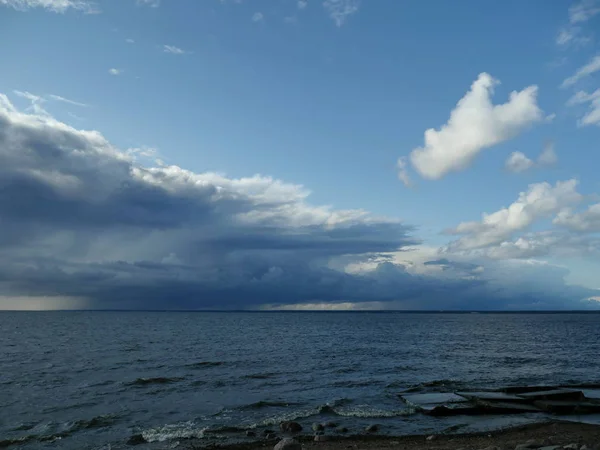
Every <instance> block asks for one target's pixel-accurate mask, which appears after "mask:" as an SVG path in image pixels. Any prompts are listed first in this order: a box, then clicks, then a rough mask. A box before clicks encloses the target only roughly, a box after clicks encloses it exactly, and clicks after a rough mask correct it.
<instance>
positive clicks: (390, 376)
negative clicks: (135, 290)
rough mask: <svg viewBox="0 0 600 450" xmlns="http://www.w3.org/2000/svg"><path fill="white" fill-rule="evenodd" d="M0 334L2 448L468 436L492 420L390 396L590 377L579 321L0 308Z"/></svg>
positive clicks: (593, 327)
mask: <svg viewBox="0 0 600 450" xmlns="http://www.w3.org/2000/svg"><path fill="white" fill-rule="evenodd" d="M0 333H1V336H2V337H1V340H0V356H1V362H0V364H1V366H0V369H1V370H0V441H4V445H8V444H9V442H13V444H11V446H12V445H14V448H26V449H30V448H31V449H37V448H61V449H71V448H72V449H85V448H90V449H92V448H94V449H100V448H105V449H108V448H112V449H118V448H122V447H124V446H125V442H126V440H127V439H128V438H129V437H130V436H132V435H134V434H137V433H141V434H142V435H143V436H144V437H145V438H146V439H147V440H149V441H151V442H152V443H151V444H149V445H146V447H151V448H168V447H169V446H172V445H174V443H175V442H177V441H178V440H179V439H182V438H186V437H193V436H195V437H198V438H199V439H203V440H205V441H206V442H207V443H208V442H214V441H219V442H228V441H231V440H237V439H242V438H243V435H244V432H243V430H244V429H247V428H251V429H256V430H257V431H259V432H260V431H261V430H262V429H263V428H266V427H271V428H276V425H277V424H278V423H279V422H280V421H281V420H284V419H292V418H294V419H297V420H298V421H300V422H301V423H302V424H303V425H305V426H307V427H310V424H311V423H313V422H322V421H326V420H334V421H336V422H338V423H342V424H344V425H346V426H347V427H348V428H350V429H351V430H352V431H356V432H358V431H360V430H362V429H363V428H364V427H365V426H366V425H367V424H370V423H378V424H380V425H381V426H382V432H383V433H390V434H408V433H428V432H438V431H442V430H444V429H448V427H454V428H452V429H460V430H462V431H471V430H473V429H475V428H479V429H481V428H485V427H494V426H499V425H502V424H505V422H501V420H500V419H494V420H492V419H490V418H485V417H484V418H477V419H468V421H467V418H464V417H463V418H460V417H458V418H456V417H455V418H448V419H435V418H427V417H425V416H423V415H421V414H416V413H415V412H414V411H412V410H410V409H409V408H408V407H407V406H406V405H405V404H404V403H402V402H401V401H400V400H399V399H398V397H397V394H398V392H400V391H402V390H404V389H407V388H412V389H413V390H414V391H415V392H430V391H436V390H437V391H451V390H456V389H465V388H476V387H502V386H510V385H525V384H572V383H581V382H598V381H600V380H599V379H600V358H598V355H600V315H593V314H592V315H585V314H581V315H580V314H547V315H546V314H399V313H378V314H372V313H371V314H369V313H183V312H182V313H166V312H47V313H46V312H44V313H25V312H22V313H9V312H3V313H0ZM499 420H500V421H499ZM510 420H511V421H513V423H514V422H515V421H516V422H518V421H526V420H535V419H534V418H532V417H526V416H520V417H518V418H517V417H513V418H512V419H510ZM538 420H539V419H538ZM143 447H144V446H142V448H143ZM138 448H140V447H138Z"/></svg>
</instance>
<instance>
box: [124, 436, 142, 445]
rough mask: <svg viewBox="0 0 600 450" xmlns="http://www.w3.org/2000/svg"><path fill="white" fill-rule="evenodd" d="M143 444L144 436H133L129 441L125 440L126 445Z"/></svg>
mask: <svg viewBox="0 0 600 450" xmlns="http://www.w3.org/2000/svg"><path fill="white" fill-rule="evenodd" d="M145 443H146V439H144V436H142V435H141V434H134V435H133V436H131V437H130V438H129V439H127V445H139V444H145Z"/></svg>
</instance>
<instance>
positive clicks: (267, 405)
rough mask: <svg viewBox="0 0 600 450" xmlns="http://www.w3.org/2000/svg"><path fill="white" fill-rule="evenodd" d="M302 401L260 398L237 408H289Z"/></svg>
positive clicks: (243, 409) (242, 409)
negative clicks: (278, 400)
mask: <svg viewBox="0 0 600 450" xmlns="http://www.w3.org/2000/svg"><path fill="white" fill-rule="evenodd" d="M300 404H301V403H293V402H271V401H268V400H260V401H258V402H255V403H250V404H248V405H242V406H238V407H236V408H235V409H238V410H241V411H245V410H249V409H261V408H287V407H289V406H298V405H300Z"/></svg>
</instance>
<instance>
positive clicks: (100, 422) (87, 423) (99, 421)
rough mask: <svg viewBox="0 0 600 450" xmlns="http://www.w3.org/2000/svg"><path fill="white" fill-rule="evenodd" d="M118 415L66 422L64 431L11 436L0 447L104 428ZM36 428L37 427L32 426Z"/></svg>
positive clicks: (23, 427)
mask: <svg viewBox="0 0 600 450" xmlns="http://www.w3.org/2000/svg"><path fill="white" fill-rule="evenodd" d="M117 418H118V416H116V415H114V414H104V415H101V416H96V417H92V418H91V419H88V420H85V419H81V420H76V421H74V422H67V423H65V424H64V425H65V427H66V429H65V430H64V431H59V432H57V433H51V434H28V435H26V436H21V437H18V438H9V439H2V440H0V448H5V447H10V446H13V445H20V446H21V445H24V444H26V443H28V442H33V441H35V442H54V441H57V440H60V439H63V438H66V437H68V436H71V435H72V434H74V433H76V432H78V431H81V430H89V429H95V428H104V427H110V426H112V424H114V422H115V421H116V420H117ZM32 428H35V427H32ZM28 429H31V428H29V427H27V426H21V427H18V428H16V430H28Z"/></svg>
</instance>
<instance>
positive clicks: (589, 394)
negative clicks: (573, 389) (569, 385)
mask: <svg viewBox="0 0 600 450" xmlns="http://www.w3.org/2000/svg"><path fill="white" fill-rule="evenodd" d="M581 392H583V395H585V398H589V399H592V400H600V389H582V390H581Z"/></svg>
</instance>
